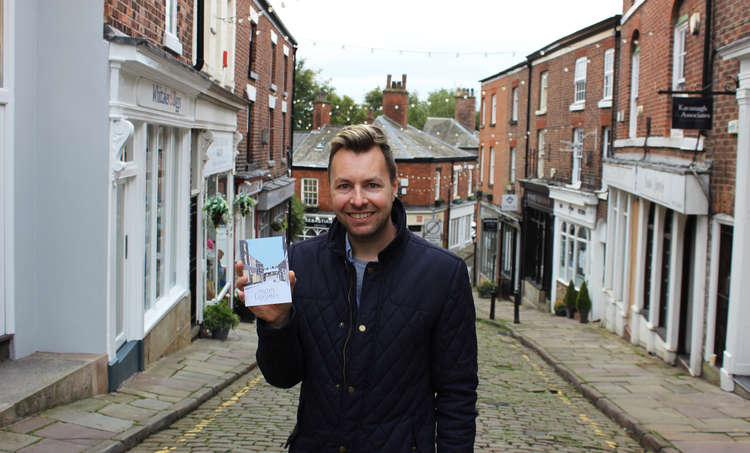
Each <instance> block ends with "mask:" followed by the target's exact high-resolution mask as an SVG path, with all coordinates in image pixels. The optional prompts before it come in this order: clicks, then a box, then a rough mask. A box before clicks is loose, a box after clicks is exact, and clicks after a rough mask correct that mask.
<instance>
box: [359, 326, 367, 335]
mask: <svg viewBox="0 0 750 453" xmlns="http://www.w3.org/2000/svg"><path fill="white" fill-rule="evenodd" d="M365 330H367V327H365V325H364V324H360V325H359V331H360V332H362V333H365Z"/></svg>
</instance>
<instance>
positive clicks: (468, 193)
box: [466, 165, 474, 198]
mask: <svg viewBox="0 0 750 453" xmlns="http://www.w3.org/2000/svg"><path fill="white" fill-rule="evenodd" d="M466 172H467V173H468V174H467V175H466V177H467V180H466V198H469V197H470V196H471V193H472V190H471V183H472V182H473V181H472V176H473V173H474V166H473V165H471V166H469V167H468V168H467V169H466Z"/></svg>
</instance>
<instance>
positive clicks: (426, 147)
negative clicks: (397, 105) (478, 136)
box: [293, 115, 477, 168]
mask: <svg viewBox="0 0 750 453" xmlns="http://www.w3.org/2000/svg"><path fill="white" fill-rule="evenodd" d="M373 125H375V126H378V127H380V128H381V129H383V132H385V134H386V136H387V137H388V143H389V144H390V145H391V149H392V151H393V157H395V158H396V161H397V162H410V161H411V162H431V161H475V160H476V159H477V156H476V154H473V153H470V152H467V151H464V150H461V149H458V148H457V147H455V146H453V145H451V144H449V143H447V142H445V141H443V140H441V139H440V138H438V137H436V136H433V135H430V134H427V133H425V132H422V131H420V130H419V129H417V128H415V127H413V126H407V127H406V128H402V127H401V125H400V124H398V123H396V122H395V121H393V120H391V119H390V118H388V117H386V116H385V115H380V116H379V117H377V118H376V119H375V121H374V123H373ZM343 127H344V126H332V125H330V124H328V125H326V126H323V127H322V128H320V129H319V130H317V131H312V132H310V134H309V135H308V136H307V137H306V138H305V139H304V140H302V141H301V142H300V143H299V145H298V146H297V145H295V150H294V161H293V162H294V164H293V166H294V167H312V168H328V155H329V153H330V146H329V145H328V143H329V142H330V141H331V139H332V138H333V137H334V136H336V134H337V133H338V132H339V131H340V130H341V129H342V128H343Z"/></svg>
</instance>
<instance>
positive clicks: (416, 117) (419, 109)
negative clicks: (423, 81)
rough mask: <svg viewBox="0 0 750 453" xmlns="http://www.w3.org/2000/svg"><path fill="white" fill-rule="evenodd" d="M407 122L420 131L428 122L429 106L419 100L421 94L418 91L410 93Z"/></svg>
mask: <svg viewBox="0 0 750 453" xmlns="http://www.w3.org/2000/svg"><path fill="white" fill-rule="evenodd" d="M406 121H407V122H408V123H409V124H410V125H412V126H414V127H416V128H417V129H420V130H421V129H422V128H423V127H424V122H425V121H427V104H426V103H425V102H422V101H420V100H419V93H417V92H416V91H415V92H414V93H409V113H408V115H407V119H406Z"/></svg>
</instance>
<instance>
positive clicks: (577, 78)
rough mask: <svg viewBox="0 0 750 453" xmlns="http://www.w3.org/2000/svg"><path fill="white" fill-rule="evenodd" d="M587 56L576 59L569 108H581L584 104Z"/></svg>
mask: <svg viewBox="0 0 750 453" xmlns="http://www.w3.org/2000/svg"><path fill="white" fill-rule="evenodd" d="M587 66H588V58H587V57H581V58H579V59H577V60H576V66H575V71H574V77H573V104H571V106H570V110H583V108H584V106H585V105H586V67H587Z"/></svg>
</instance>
